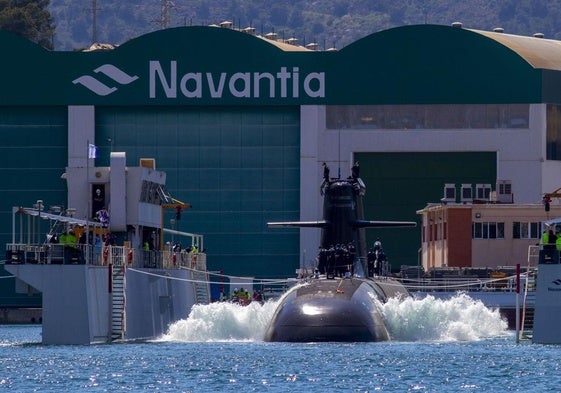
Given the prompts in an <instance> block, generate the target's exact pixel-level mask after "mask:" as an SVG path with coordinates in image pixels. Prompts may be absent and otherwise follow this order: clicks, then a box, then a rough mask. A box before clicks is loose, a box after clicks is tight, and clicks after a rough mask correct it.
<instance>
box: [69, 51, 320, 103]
mask: <svg viewBox="0 0 561 393" xmlns="http://www.w3.org/2000/svg"><path fill="white" fill-rule="evenodd" d="M93 72H94V73H96V74H98V75H99V77H97V78H96V77H93V76H91V75H82V76H80V77H79V78H76V79H74V80H73V81H72V83H74V84H80V85H82V86H84V87H85V88H87V89H89V90H91V91H92V92H94V93H95V94H97V95H99V96H107V95H109V94H111V93H114V92H115V91H117V89H118V87H115V85H116V84H119V85H121V86H123V85H128V84H130V83H132V82H134V81H135V80H137V79H138V76H136V75H132V76H131V75H129V74H127V73H126V72H124V71H123V70H121V69H119V68H117V67H115V66H114V65H112V64H104V65H102V66H101V67H98V68H96V69H95V70H93ZM100 74H102V75H100ZM100 79H103V80H105V81H106V83H104V82H102V80H100ZM148 79H149V81H148V86H147V87H148V97H149V98H150V99H154V98H165V99H178V98H181V97H183V98H188V99H207V98H210V99H220V98H224V97H230V98H231V97H234V98H238V99H247V98H270V99H279V98H280V99H287V98H296V99H298V98H301V97H308V98H325V72H315V71H314V72H302V71H301V70H300V68H299V67H284V66H281V67H279V68H278V69H277V70H275V71H272V72H267V71H264V72H234V73H228V72H198V71H192V70H181V68H180V67H179V65H178V63H177V61H170V62H169V63H165V64H162V63H161V62H160V61H156V60H152V61H149V62H148ZM107 81H108V82H109V83H107Z"/></svg>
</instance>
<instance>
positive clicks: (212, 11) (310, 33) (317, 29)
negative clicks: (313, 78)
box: [0, 0, 561, 50]
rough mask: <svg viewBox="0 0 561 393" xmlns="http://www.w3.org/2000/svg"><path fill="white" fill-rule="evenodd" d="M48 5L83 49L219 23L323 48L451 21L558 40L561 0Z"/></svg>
mask: <svg viewBox="0 0 561 393" xmlns="http://www.w3.org/2000/svg"><path fill="white" fill-rule="evenodd" d="M26 3H36V4H39V5H43V4H45V3H47V4H49V0H0V28H2V29H9V28H7V27H6V26H7V25H8V24H9V23H14V21H16V20H21V18H19V19H18V18H15V17H13V15H10V14H7V13H8V12H13V10H11V11H10V10H9V9H8V8H10V7H15V6H20V5H21V4H26ZM47 9H48V11H49V12H50V16H51V17H52V21H54V25H56V29H55V30H54V34H52V32H51V36H50V39H51V40H52V41H51V42H52V43H53V44H54V48H55V50H76V49H81V48H84V47H88V46H90V45H91V44H92V42H94V41H95V42H103V43H111V44H117V45H119V44H122V43H124V42H126V41H127V40H130V39H132V38H135V37H138V36H140V35H143V34H146V33H149V32H151V31H154V30H158V29H162V28H167V27H177V26H186V25H187V26H189V25H210V24H218V23H220V22H223V21H231V22H233V23H234V26H235V27H237V28H238V27H239V28H245V27H249V26H251V27H253V28H255V30H256V32H257V33H258V34H267V33H270V32H275V33H277V35H278V37H279V38H285V39H288V38H292V37H294V38H297V39H298V42H299V44H302V45H305V44H307V43H310V42H315V43H318V44H319V48H320V49H327V48H330V47H335V48H342V47H344V46H346V45H348V44H350V43H351V42H354V41H356V40H358V39H360V38H362V37H364V36H367V35H369V34H371V33H374V32H377V31H380V30H385V29H388V28H392V27H397V26H403V25H412V24H424V23H430V24H443V25H450V24H451V23H452V22H455V21H460V22H462V23H463V25H464V26H465V27H467V28H474V29H482V30H491V29H493V28H495V27H502V28H504V31H505V32H506V33H512V34H521V35H528V36H530V35H532V34H534V33H537V32H540V33H543V34H544V35H545V37H546V38H553V39H561V23H560V22H559V21H560V20H561V1H550V0H548V1H545V0H501V1H496V2H491V1H488V0H470V1H463V0H315V1H314V0H285V1H282V2H280V1H278V0H275V1H273V0H173V1H170V0H119V1H109V0H82V1H75V0H50V5H48V6H47ZM29 15H31V14H29ZM36 17H37V18H41V16H36ZM48 25H49V24H48V23H47V26H48ZM37 26H42V25H41V24H39V25H37ZM94 26H95V27H94ZM34 29H35V30H36V31H43V30H42V28H41V27H33V28H31V30H28V33H27V34H24V35H26V36H28V37H29V38H30V39H32V40H34V41H36V42H41V43H42V45H44V46H46V47H49V45H48V42H46V41H45V40H43V39H42V40H39V39H37V38H36V37H35V39H34V37H33V34H31V33H30V32H32V31H34ZM47 30H48V29H47ZM45 34H48V32H47V31H46V32H45Z"/></svg>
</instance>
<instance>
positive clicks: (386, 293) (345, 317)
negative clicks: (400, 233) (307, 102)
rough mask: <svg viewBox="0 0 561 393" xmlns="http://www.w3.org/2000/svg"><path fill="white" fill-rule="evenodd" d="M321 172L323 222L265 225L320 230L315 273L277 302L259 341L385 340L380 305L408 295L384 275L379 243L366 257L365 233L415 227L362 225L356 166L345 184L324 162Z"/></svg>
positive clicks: (361, 192)
mask: <svg viewBox="0 0 561 393" xmlns="http://www.w3.org/2000/svg"><path fill="white" fill-rule="evenodd" d="M323 168H324V176H323V181H322V184H321V185H320V193H321V195H322V196H323V220H318V221H288V222H269V223H267V225H268V226H269V227H273V228H274V227H303V228H320V229H321V237H320V242H321V244H320V246H319V250H320V251H319V253H318V257H317V261H318V263H317V267H316V269H315V272H314V274H313V275H312V276H311V277H307V278H306V279H305V280H302V281H301V282H300V283H298V284H296V285H295V286H293V287H292V288H290V289H289V290H288V291H287V292H286V293H285V294H284V295H283V296H282V297H281V299H280V301H279V304H278V306H277V308H276V310H275V311H274V314H273V317H272V319H271V321H270V323H269V325H268V327H267V329H266V331H265V336H264V341H268V342H330V341H331V342H373V341H388V340H390V335H389V333H388V329H387V327H386V324H385V322H384V319H383V317H382V315H381V311H380V306H381V304H383V303H385V302H386V301H387V300H388V299H390V298H392V297H397V296H402V297H403V296H408V295H409V293H408V291H407V289H406V288H405V287H404V286H403V285H402V284H401V283H400V282H398V281H396V280H393V279H391V278H389V277H387V276H386V275H385V274H384V272H383V265H384V262H385V256H384V254H383V251H382V250H381V247H380V244H377V245H376V246H375V248H377V249H376V250H375V252H369V253H368V254H367V252H366V233H365V230H366V228H380V227H414V226H416V225H417V224H416V222H412V221H368V220H365V219H364V206H363V201H362V199H363V197H364V195H365V193H366V186H365V184H364V182H363V181H362V179H361V178H360V177H359V167H358V163H355V165H353V167H352V168H351V176H349V177H348V178H347V179H341V178H330V176H329V168H328V167H327V165H326V164H325V163H323ZM377 243H379V242H377ZM386 265H387V262H386Z"/></svg>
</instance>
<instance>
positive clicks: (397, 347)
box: [0, 295, 561, 393]
mask: <svg viewBox="0 0 561 393" xmlns="http://www.w3.org/2000/svg"><path fill="white" fill-rule="evenodd" d="M275 306H276V305H275V304H274V303H272V302H271V303H266V304H264V305H262V306H261V305H259V304H255V303H252V304H251V305H249V306H247V307H240V306H238V305H234V304H229V303H214V304H210V305H207V306H196V307H195V308H194V309H193V311H192V313H191V315H190V316H189V318H188V319H186V320H184V321H179V322H177V323H175V324H174V325H172V326H171V327H170V329H169V331H168V333H167V334H166V335H165V336H163V337H160V338H158V339H157V340H153V341H150V342H142V343H127V344H110V345H109V344H108V345H92V346H82V345H72V346H71V345H63V346H47V345H42V344H40V341H41V328H40V326H37V325H35V326H8V325H3V326H2V325H0V390H2V389H6V390H8V389H9V390H10V391H13V392H35V391H37V392H47V391H57V392H76V391H91V392H241V393H245V392H267V391H268V392H306V393H312V392H322V393H325V392H529V391H531V392H559V391H561V370H560V369H561V361H560V359H561V346H544V345H536V344H531V343H529V342H522V343H520V344H516V343H515V340H514V335H513V332H511V331H508V330H507V325H506V323H505V322H504V321H503V320H502V319H501V317H500V315H499V313H498V312H497V311H496V310H490V309H488V308H486V307H485V306H483V304H482V303H480V302H477V301H474V300H472V299H470V298H469V297H467V296H466V295H458V296H456V297H454V298H453V299H450V300H447V301H442V300H436V299H434V298H431V297H427V298H425V299H422V300H415V299H406V300H405V301H402V302H399V301H390V302H388V303H387V304H385V305H383V306H382V307H383V314H384V318H385V319H386V322H387V324H388V327H389V330H390V333H391V335H392V339H393V340H392V341H390V342H379V343H308V344H294V343H265V342H263V341H262V337H263V334H264V331H265V329H266V326H267V324H268V322H269V320H270V318H271V316H272V314H273V312H274V309H275Z"/></svg>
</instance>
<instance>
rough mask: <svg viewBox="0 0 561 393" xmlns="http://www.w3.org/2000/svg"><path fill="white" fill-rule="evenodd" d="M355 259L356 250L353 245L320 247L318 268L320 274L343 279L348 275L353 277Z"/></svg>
mask: <svg viewBox="0 0 561 393" xmlns="http://www.w3.org/2000/svg"><path fill="white" fill-rule="evenodd" d="M355 258H356V249H355V246H354V245H353V244H352V243H349V244H347V245H344V244H337V245H331V246H330V247H328V248H324V247H320V248H319V252H318V257H317V260H318V264H317V268H318V270H319V273H320V274H326V275H327V276H333V277H343V276H344V275H346V274H347V273H348V274H351V275H352V274H353V265H354V261H355Z"/></svg>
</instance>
